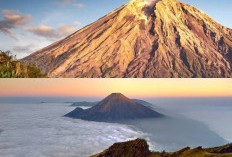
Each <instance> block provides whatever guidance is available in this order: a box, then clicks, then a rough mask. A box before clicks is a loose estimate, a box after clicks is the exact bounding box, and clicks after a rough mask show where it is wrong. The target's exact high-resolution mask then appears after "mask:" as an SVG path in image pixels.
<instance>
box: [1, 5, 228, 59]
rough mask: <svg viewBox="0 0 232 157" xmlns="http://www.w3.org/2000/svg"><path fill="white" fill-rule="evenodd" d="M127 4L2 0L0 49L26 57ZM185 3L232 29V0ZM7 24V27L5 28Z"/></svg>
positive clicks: (19, 56)
mask: <svg viewBox="0 0 232 157" xmlns="http://www.w3.org/2000/svg"><path fill="white" fill-rule="evenodd" d="M127 1H128V0H33V1H32V0H0V10H1V13H0V38H1V42H0V50H11V51H12V53H14V54H16V55H17V56H18V58H21V57H24V56H26V55H28V54H30V53H31V52H34V51H36V50H38V49H40V48H42V47H44V46H46V45H49V44H51V43H52V42H54V41H56V40H58V39H60V38H62V37H65V36H66V35H68V34H71V33H72V32H74V31H75V30H78V29H80V28H82V27H84V26H85V25H87V24H90V23H92V22H94V21H96V20H97V19H99V18H100V17H102V16H104V15H106V14H107V13H109V12H111V11H113V10H114V9H116V8H118V7H120V6H121V5H123V4H125V3H126V2H127ZM181 1H182V2H185V3H188V4H191V5H193V6H195V7H197V8H199V9H201V10H203V11H204V12H205V13H207V14H209V15H210V16H211V17H212V18H213V19H215V20H216V21H217V22H219V23H221V24H223V25H225V26H227V27H230V28H232V9H231V6H232V1H231V0H220V1H219V0H181ZM6 10H7V11H6ZM15 15H16V16H15ZM6 22H7V25H4V26H1V25H3V23H6ZM3 28H4V29H3ZM3 39H4V40H3Z"/></svg>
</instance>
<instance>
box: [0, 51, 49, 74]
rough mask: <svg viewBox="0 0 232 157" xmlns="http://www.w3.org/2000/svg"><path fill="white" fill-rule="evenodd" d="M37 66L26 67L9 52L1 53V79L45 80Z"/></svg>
mask: <svg viewBox="0 0 232 157" xmlns="http://www.w3.org/2000/svg"><path fill="white" fill-rule="evenodd" d="M45 77H47V75H46V74H42V73H41V71H40V69H38V68H37V67H36V66H35V65H26V64H25V63H21V62H20V61H18V60H17V59H16V56H13V55H11V54H10V52H9V51H7V52H4V51H0V78H45Z"/></svg>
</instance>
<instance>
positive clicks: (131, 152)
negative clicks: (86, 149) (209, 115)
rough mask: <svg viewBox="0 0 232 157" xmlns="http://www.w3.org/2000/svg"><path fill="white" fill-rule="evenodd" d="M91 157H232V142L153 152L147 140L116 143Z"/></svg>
mask: <svg viewBox="0 0 232 157" xmlns="http://www.w3.org/2000/svg"><path fill="white" fill-rule="evenodd" d="M91 157H232V144H228V145H225V146H220V147H215V148H207V149H203V148H202V147H197V148H194V149H191V148H189V147H186V148H184V149H181V150H179V151H176V152H171V153H168V152H151V151H150V150H149V146H148V144H147V142H146V141H145V140H141V139H136V140H134V141H128V142H122V143H116V144H114V145H113V146H111V147H110V148H108V149H107V150H105V151H104V152H102V153H99V154H96V155H93V156H91Z"/></svg>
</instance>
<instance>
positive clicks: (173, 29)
mask: <svg viewBox="0 0 232 157" xmlns="http://www.w3.org/2000/svg"><path fill="white" fill-rule="evenodd" d="M0 4H1V5H0V9H1V15H0V38H1V42H0V50H1V52H0V77H2V78H3V77H14V78H20V77H33V78H34V77H46V78H231V77H232V29H230V28H232V21H231V19H232V9H231V6H232V1H229V0H221V1H216V0H213V1H212V0H204V1H195V0H179V1H178V0H131V1H128V0H117V1H115V0H97V1H93V0H41V1H30V0H8V1H5V0H0ZM116 8H118V9H116Z"/></svg>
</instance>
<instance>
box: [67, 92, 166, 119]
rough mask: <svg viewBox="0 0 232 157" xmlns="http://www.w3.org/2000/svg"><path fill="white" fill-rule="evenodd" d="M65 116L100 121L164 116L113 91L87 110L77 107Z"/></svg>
mask: <svg viewBox="0 0 232 157" xmlns="http://www.w3.org/2000/svg"><path fill="white" fill-rule="evenodd" d="M65 116H66V117H71V118H77V119H83V120H89V121H100V122H117V121H121V120H129V119H139V118H159V117H163V115H162V114H160V113H158V112H156V111H154V110H152V109H150V108H149V107H146V106H143V105H141V104H139V103H136V102H135V101H133V100H131V99H129V98H127V97H125V96H124V95H122V94H120V93H113V94H111V95H109V96H108V97H106V98H105V99H103V100H102V101H100V102H99V103H98V104H96V105H95V106H93V107H92V108H89V109H86V110H83V109H81V108H78V107H77V108H76V109H75V110H74V111H72V112H70V113H68V114H67V115H65Z"/></svg>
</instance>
